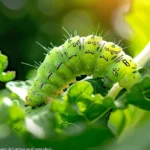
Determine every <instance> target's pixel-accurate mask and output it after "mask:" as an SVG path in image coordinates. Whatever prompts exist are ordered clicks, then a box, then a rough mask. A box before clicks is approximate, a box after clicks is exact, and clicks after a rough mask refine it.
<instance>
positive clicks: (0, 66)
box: [0, 52, 16, 82]
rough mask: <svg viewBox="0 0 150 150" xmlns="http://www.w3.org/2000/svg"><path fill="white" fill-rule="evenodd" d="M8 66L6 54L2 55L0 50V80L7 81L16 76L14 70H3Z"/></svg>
mask: <svg viewBox="0 0 150 150" xmlns="http://www.w3.org/2000/svg"><path fill="white" fill-rule="evenodd" d="M7 66H8V59H7V56H5V55H3V54H2V53H1V52H0V81H1V82H8V81H10V80H13V79H14V78H15V76H16V73H15V72H14V71H7V72H3V71H4V70H5V69H6V68H7Z"/></svg>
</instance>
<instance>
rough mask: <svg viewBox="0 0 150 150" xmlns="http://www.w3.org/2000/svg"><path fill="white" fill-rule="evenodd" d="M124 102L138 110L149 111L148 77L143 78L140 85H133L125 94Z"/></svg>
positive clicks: (149, 79)
mask: <svg viewBox="0 0 150 150" xmlns="http://www.w3.org/2000/svg"><path fill="white" fill-rule="evenodd" d="M126 100H127V102H128V103H130V104H133V105H135V106H137V107H139V108H142V109H145V110H150V76H145V77H144V79H143V80H142V81H141V82H140V83H138V84H136V85H134V86H133V87H132V88H131V89H130V90H129V91H128V92H127V94H126Z"/></svg>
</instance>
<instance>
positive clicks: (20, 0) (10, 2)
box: [1, 0, 27, 10]
mask: <svg viewBox="0 0 150 150" xmlns="http://www.w3.org/2000/svg"><path fill="white" fill-rule="evenodd" d="M1 2H2V3H3V5H4V6H5V7H7V8H9V9H12V10H18V9H21V8H23V7H24V6H25V4H26V2H27V0H1Z"/></svg>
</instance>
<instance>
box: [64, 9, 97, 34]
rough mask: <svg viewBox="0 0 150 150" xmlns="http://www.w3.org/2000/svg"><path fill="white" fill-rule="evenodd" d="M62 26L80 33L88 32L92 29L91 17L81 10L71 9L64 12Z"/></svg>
mask: <svg viewBox="0 0 150 150" xmlns="http://www.w3.org/2000/svg"><path fill="white" fill-rule="evenodd" d="M62 26H64V27H65V28H66V29H67V30H72V31H75V30H76V31H77V32H79V33H82V34H89V33H91V32H92V31H94V25H93V20H92V17H91V16H90V15H89V14H88V13H87V12H86V11H83V10H73V11H70V12H69V13H68V14H66V15H65V17H64V18H63V23H62Z"/></svg>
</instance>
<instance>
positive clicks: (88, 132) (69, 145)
mask: <svg viewBox="0 0 150 150" xmlns="http://www.w3.org/2000/svg"><path fill="white" fill-rule="evenodd" d="M71 130H75V129H74V128H72V129H71ZM113 138H114V137H113V135H112V133H111V132H110V130H109V129H108V128H107V127H104V126H89V127H86V128H85V129H84V130H83V131H82V132H78V133H76V134H74V135H64V136H52V137H50V138H48V139H44V140H40V139H37V138H32V137H31V136H28V137H26V139H27V142H28V145H29V146H31V147H41V148H42V147H45V145H46V146H47V147H50V148H52V149H55V150H60V149H61V150H77V149H81V150H86V149H89V148H94V147H97V146H103V145H104V144H106V143H108V142H110V141H111V140H112V139H113Z"/></svg>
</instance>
